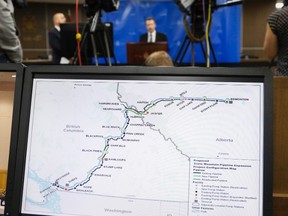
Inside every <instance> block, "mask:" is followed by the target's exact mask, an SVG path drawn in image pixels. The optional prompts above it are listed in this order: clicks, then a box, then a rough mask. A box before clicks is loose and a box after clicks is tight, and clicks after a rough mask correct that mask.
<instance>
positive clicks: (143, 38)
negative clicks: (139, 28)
mask: <svg viewBox="0 0 288 216" xmlns="http://www.w3.org/2000/svg"><path fill="white" fill-rule="evenodd" d="M147 41H148V33H145V34H142V35H141V36H140V42H147ZM155 42H167V37H166V35H165V34H163V33H161V32H156V41H155Z"/></svg>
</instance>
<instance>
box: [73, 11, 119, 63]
mask: <svg viewBox="0 0 288 216" xmlns="http://www.w3.org/2000/svg"><path fill="white" fill-rule="evenodd" d="M82 35H83V36H82V40H81V44H80V49H81V50H80V53H81V55H82V54H83V55H84V57H85V61H86V63H87V64H89V61H88V60H87V59H89V56H88V51H89V50H88V49H89V48H90V46H89V45H91V46H92V56H93V57H94V59H95V62H94V63H95V65H96V66H98V65H99V62H98V57H99V56H103V57H104V59H105V62H106V64H108V65H109V66H112V63H111V58H113V60H114V63H115V64H116V62H117V61H116V57H115V55H114V53H113V47H112V38H111V37H110V36H109V34H108V27H107V26H106V24H105V23H102V22H101V11H100V10H98V11H97V12H96V13H95V15H94V16H92V17H91V18H90V19H89V22H88V23H86V24H85V25H84V27H83V29H82ZM89 37H90V38H89ZM95 37H96V38H95ZM89 39H90V41H89ZM89 42H91V44H89ZM97 42H98V43H97ZM101 51H102V52H101ZM111 51H112V53H111ZM74 64H79V59H78V55H77V49H76V51H75V52H74Z"/></svg>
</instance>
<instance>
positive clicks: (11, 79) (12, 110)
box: [0, 63, 24, 215]
mask: <svg viewBox="0 0 288 216" xmlns="http://www.w3.org/2000/svg"><path fill="white" fill-rule="evenodd" d="M23 78H24V67H23V65H21V64H11V63H0V131H1V132H0V215H3V214H4V206H3V205H5V200H6V198H8V197H7V196H8V195H6V196H5V191H6V190H7V189H8V188H9V189H10V188H11V187H13V185H14V182H13V180H14V178H10V177H8V178H7V170H8V161H9V167H14V166H15V163H16V159H15V157H14V156H15V154H14V153H15V151H16V149H14V148H13V147H16V146H17V143H18V132H19V131H18V129H19V121H16V122H15V124H13V125H12V117H13V119H18V120H19V117H20V107H21V92H22V84H23ZM11 125H12V128H11ZM11 130H13V131H14V135H13V136H11ZM10 143H11V145H10ZM9 149H10V152H11V151H12V152H13V154H12V155H10V157H9ZM10 179H11V180H10Z"/></svg>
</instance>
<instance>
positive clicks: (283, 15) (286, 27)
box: [264, 0, 288, 76]
mask: <svg viewBox="0 0 288 216" xmlns="http://www.w3.org/2000/svg"><path fill="white" fill-rule="evenodd" d="M283 3H284V6H283V8H282V9H280V10H277V11H275V12H273V13H272V14H270V16H269V17H268V20H267V27H266V34H265V39H264V52H265V54H266V55H267V57H268V59H269V60H270V61H273V60H274V59H275V58H276V57H277V65H276V75H280V76H288V7H287V6H288V0H284V1H283Z"/></svg>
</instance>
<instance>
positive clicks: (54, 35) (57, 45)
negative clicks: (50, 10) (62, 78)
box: [48, 13, 66, 64]
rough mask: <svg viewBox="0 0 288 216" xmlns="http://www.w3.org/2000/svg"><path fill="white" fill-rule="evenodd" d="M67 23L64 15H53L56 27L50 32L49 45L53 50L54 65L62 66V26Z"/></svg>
mask: <svg viewBox="0 0 288 216" xmlns="http://www.w3.org/2000/svg"><path fill="white" fill-rule="evenodd" d="M62 23H66V18H65V16H64V14H63V13H56V14H54V15H53V24H54V27H53V28H52V29H51V30H50V31H49V33H48V37H49V45H50V47H51V49H52V63H53V64H60V62H61V57H62V50H61V36H60V24H62Z"/></svg>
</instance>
